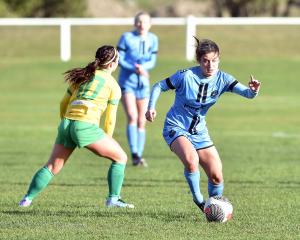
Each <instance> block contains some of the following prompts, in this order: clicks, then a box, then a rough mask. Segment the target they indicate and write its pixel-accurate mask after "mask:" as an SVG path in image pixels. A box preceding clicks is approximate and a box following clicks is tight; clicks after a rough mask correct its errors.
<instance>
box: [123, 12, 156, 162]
mask: <svg viewBox="0 0 300 240" xmlns="http://www.w3.org/2000/svg"><path fill="white" fill-rule="evenodd" d="M134 26H135V29H134V30H133V31H131V32H125V33H124V34H123V35H122V36H121V38H120V40H119V42H118V50H119V52H120V60H119V65H120V75H119V84H120V87H121V90H122V103H123V106H124V109H125V112H126V115H127V121H128V125H127V139H128V143H129V147H130V151H131V155H132V163H133V165H135V166H137V165H143V166H147V163H146V161H145V159H143V158H142V156H143V151H144V145H145V139H146V135H145V125H146V118H145V113H146V110H147V105H148V100H149V93H150V81H149V72H148V71H149V70H150V69H152V68H153V67H154V66H155V63H156V55H157V51H158V39H157V36H156V35H155V34H153V33H151V32H149V30H150V27H151V23H150V15H149V14H148V13H145V12H140V13H138V14H137V15H136V16H135V18H134Z"/></svg>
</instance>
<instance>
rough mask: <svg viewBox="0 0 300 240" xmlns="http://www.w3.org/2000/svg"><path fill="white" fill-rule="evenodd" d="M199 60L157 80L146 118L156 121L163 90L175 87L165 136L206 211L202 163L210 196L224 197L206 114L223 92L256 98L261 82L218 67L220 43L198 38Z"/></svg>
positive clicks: (192, 189) (165, 127)
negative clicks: (245, 79) (243, 81)
mask: <svg viewBox="0 0 300 240" xmlns="http://www.w3.org/2000/svg"><path fill="white" fill-rule="evenodd" d="M195 40H196V42H197V46H196V59H197V62H198V63H199V64H200V66H195V67H191V68H188V69H184V70H180V71H178V72H176V73H175V74H174V75H172V76H170V77H168V78H166V79H164V80H162V81H160V82H157V83H156V84H155V85H154V86H153V88H152V91H151V96H150V101H149V105H148V110H147V112H146V118H147V120H148V121H150V122H152V121H154V119H155V117H156V110H155V105H156V102H157V100H158V97H159V95H160V93H161V92H162V91H163V92H164V91H168V90H170V89H172V90H173V89H174V90H175V95H176V96H175V101H174V104H173V106H172V107H171V108H170V110H169V111H168V113H167V115H166V119H165V124H164V129H163V137H164V139H165V141H166V142H167V144H168V145H169V146H170V149H171V151H173V152H174V153H175V154H176V155H177V156H178V157H179V159H180V160H181V161H182V163H183V165H184V176H185V178H186V181H187V183H188V185H189V188H190V190H191V193H192V195H193V201H194V202H195V204H196V205H197V206H198V207H199V208H200V209H201V211H202V212H203V208H204V204H205V200H204V198H203V195H202V193H201V191H200V183H199V182H200V172H199V169H198V166H199V164H200V165H201V167H202V168H203V169H204V171H205V173H206V175H207V177H208V195H209V196H210V197H211V196H222V194H223V190H224V181H223V173H222V162H221V159H220V157H219V154H218V152H217V149H216V147H215V146H214V144H213V142H212V140H211V139H210V136H209V134H208V129H207V127H206V121H205V116H206V113H207V111H208V110H209V108H210V107H211V106H212V105H213V104H215V103H216V101H217V100H218V99H219V97H220V96H221V95H222V94H223V93H224V92H233V93H236V94H239V95H241V96H243V97H246V98H254V97H256V95H257V94H258V91H259V89H260V82H259V81H258V80H256V79H254V77H253V76H252V75H251V79H250V81H249V83H248V87H246V86H244V85H243V84H241V83H239V82H238V81H237V80H236V79H235V78H234V77H233V76H231V75H229V74H228V73H225V72H223V71H221V70H219V62H220V51H219V47H218V45H217V44H216V43H215V42H213V41H211V40H207V39H204V40H202V41H200V40H199V39H197V38H196V37H195Z"/></svg>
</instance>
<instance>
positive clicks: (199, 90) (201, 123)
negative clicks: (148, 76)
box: [148, 66, 257, 149]
mask: <svg viewBox="0 0 300 240" xmlns="http://www.w3.org/2000/svg"><path fill="white" fill-rule="evenodd" d="M169 89H175V93H176V96H175V101H174V104H173V106H172V107H171V108H170V110H169V111H168V113H167V116H166V120H165V125H164V132H163V135H164V138H165V140H166V141H167V143H168V144H169V145H170V144H171V143H172V142H173V141H174V140H175V139H176V138H177V137H179V136H182V135H184V136H186V137H187V138H188V139H189V140H190V141H191V142H192V143H193V144H194V146H195V148H196V149H200V148H205V147H208V146H211V145H212V144H213V143H212V141H211V140H210V137H209V135H208V130H207V127H206V121H205V116H206V113H207V111H208V109H209V108H210V107H211V106H212V105H214V104H215V103H216V102H217V100H218V99H219V97H220V96H221V95H222V94H223V93H224V92H235V93H237V94H239V95H241V96H244V97H247V98H254V97H255V96H256V95H257V93H256V92H253V91H252V90H251V89H249V88H248V87H246V86H244V85H242V84H241V83H239V82H238V81H237V80H235V78H234V77H233V76H231V75H229V74H227V73H225V72H222V71H218V72H217V73H216V74H215V75H214V76H212V77H205V76H204V75H203V73H202V70H201V67H199V66H195V67H192V68H189V69H185V70H181V71H178V72H176V73H175V74H174V75H172V76H170V77H169V78H166V79H165V80H162V81H160V82H158V83H156V84H155V85H154V86H153V89H152V93H151V97H150V102H149V106H148V109H154V108H155V104H156V101H157V99H158V96H159V94H160V92H161V91H167V90H169Z"/></svg>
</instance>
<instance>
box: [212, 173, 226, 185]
mask: <svg viewBox="0 0 300 240" xmlns="http://www.w3.org/2000/svg"><path fill="white" fill-rule="evenodd" d="M210 181H211V183H212V184H214V185H218V184H220V183H222V182H223V175H222V173H214V174H212V175H211V176H210Z"/></svg>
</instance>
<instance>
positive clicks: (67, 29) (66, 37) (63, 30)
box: [60, 20, 71, 62]
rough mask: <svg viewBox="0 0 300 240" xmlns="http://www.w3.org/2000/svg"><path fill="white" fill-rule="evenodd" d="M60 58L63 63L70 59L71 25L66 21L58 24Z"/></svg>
mask: <svg viewBox="0 0 300 240" xmlns="http://www.w3.org/2000/svg"><path fill="white" fill-rule="evenodd" d="M60 58H61V60H62V61H64V62H67V61H69V60H70V59H71V23H70V22H69V21H67V20H64V21H62V22H61V24H60Z"/></svg>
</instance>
